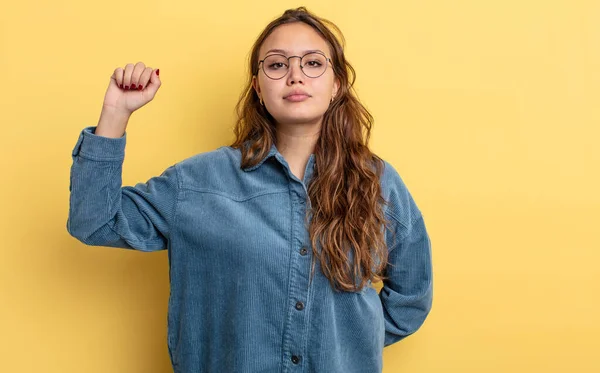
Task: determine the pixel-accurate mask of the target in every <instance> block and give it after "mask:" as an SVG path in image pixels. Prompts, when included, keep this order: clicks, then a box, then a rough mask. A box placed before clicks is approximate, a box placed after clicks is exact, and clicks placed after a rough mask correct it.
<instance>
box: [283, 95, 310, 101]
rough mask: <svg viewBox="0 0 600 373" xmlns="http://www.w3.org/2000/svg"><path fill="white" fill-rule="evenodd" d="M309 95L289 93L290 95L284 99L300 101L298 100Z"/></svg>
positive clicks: (304, 98) (302, 99)
mask: <svg viewBox="0 0 600 373" xmlns="http://www.w3.org/2000/svg"><path fill="white" fill-rule="evenodd" d="M309 97H310V96H309V95H302V94H300V95H290V96H287V97H286V98H285V99H286V100H288V101H292V102H300V101H304V100H306V99H307V98H309Z"/></svg>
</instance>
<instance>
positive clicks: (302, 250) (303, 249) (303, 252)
mask: <svg viewBox="0 0 600 373" xmlns="http://www.w3.org/2000/svg"><path fill="white" fill-rule="evenodd" d="M306 253H308V250H306V247H303V248H301V249H300V255H306Z"/></svg>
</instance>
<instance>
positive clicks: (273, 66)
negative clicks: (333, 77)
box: [258, 52, 332, 80]
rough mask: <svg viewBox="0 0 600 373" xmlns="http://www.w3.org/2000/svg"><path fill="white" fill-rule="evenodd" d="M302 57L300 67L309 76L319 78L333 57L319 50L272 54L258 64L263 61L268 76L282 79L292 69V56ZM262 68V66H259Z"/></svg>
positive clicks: (263, 67) (259, 62)
mask: <svg viewBox="0 0 600 373" xmlns="http://www.w3.org/2000/svg"><path fill="white" fill-rule="evenodd" d="M293 57H298V58H300V69H301V70H302V72H303V73H304V75H306V76H307V77H309V78H318V77H320V76H321V75H323V74H324V73H325V70H327V61H329V62H330V63H332V62H331V59H330V58H328V57H326V56H325V55H324V54H322V53H319V52H311V53H307V54H305V55H304V56H302V57H301V56H289V57H286V56H284V55H283V54H271V55H268V56H267V57H265V59H264V60H260V61H258V65H259V66H260V64H261V63H262V70H263V72H264V73H265V75H266V76H267V77H268V78H271V79H275V80H277V79H281V78H283V77H284V76H286V75H287V73H288V71H289V70H290V58H293ZM259 68H260V67H259Z"/></svg>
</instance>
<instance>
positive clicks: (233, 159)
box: [67, 127, 433, 373]
mask: <svg viewBox="0 0 600 373" xmlns="http://www.w3.org/2000/svg"><path fill="white" fill-rule="evenodd" d="M95 128H96V127H85V128H84V129H83V130H82V131H81V133H80V135H79V138H78V140H77V143H76V145H75V148H74V149H73V152H72V156H73V164H72V167H71V174H70V178H71V179H70V185H69V190H70V192H71V194H70V201H69V203H70V206H69V216H68V219H67V230H68V232H69V233H70V234H71V235H72V236H73V237H76V238H77V239H78V240H80V241H81V242H83V243H85V244H88V245H94V246H106V247H119V248H125V249H134V250H141V251H148V252H151V251H157V250H168V258H169V268H170V270H169V277H170V288H171V292H170V296H169V304H168V317H167V329H168V333H167V336H168V338H167V343H168V350H169V353H170V357H171V362H172V364H173V369H174V372H175V373H200V372H232V373H233V372H235V373H238V372H252V373H256V372H265V373H267V372H269V373H272V372H319V373H321V372H323V373H337V372H339V373H353V372H356V373H380V372H381V371H382V369H383V361H382V354H383V348H384V346H388V345H390V344H392V343H395V342H398V341H400V340H401V339H403V338H405V337H406V336H408V335H410V334H412V333H414V332H415V331H416V330H417V329H418V328H419V327H420V326H421V325H422V324H423V322H424V320H425V318H426V317H427V315H428V314H429V311H430V309H431V305H432V295H433V293H432V280H433V279H432V263H431V242H430V239H429V236H428V234H427V231H426V228H425V223H424V221H423V216H422V214H421V212H420V210H419V208H418V207H417V205H416V203H415V201H414V200H413V198H412V196H411V194H410V193H409V191H408V189H407V188H406V185H405V184H404V182H403V181H402V179H401V178H400V176H399V175H398V173H397V172H396V170H395V169H394V168H393V167H392V166H391V165H390V164H389V163H388V162H385V171H384V174H383V175H382V178H381V185H382V188H383V196H384V198H385V199H386V200H388V202H389V206H387V207H386V216H387V217H388V218H389V219H391V221H393V222H394V223H395V224H393V226H394V234H393V235H392V234H386V241H387V242H388V246H389V250H390V256H389V261H390V263H389V265H388V267H387V276H389V277H390V279H389V280H386V281H384V284H383V289H382V290H381V292H379V293H378V292H377V291H376V290H375V288H373V287H372V286H367V287H365V288H364V289H363V290H362V291H360V292H357V293H354V292H335V291H334V290H333V289H332V288H331V286H330V284H329V281H328V280H327V278H326V277H325V276H324V275H323V273H322V271H321V269H320V266H319V264H318V262H317V264H316V268H315V277H314V278H313V280H312V282H311V283H309V276H310V264H311V256H312V255H313V252H312V249H311V247H310V241H309V235H308V229H307V226H306V225H305V223H304V217H305V214H306V209H307V207H310V201H309V200H308V196H307V190H306V185H308V184H309V182H310V180H311V178H312V175H313V171H314V164H315V162H314V155H311V156H310V159H309V161H308V164H307V166H306V171H305V175H304V180H299V179H298V178H297V177H296V176H295V175H294V174H293V173H292V172H291V170H290V168H289V165H288V164H287V162H286V161H285V159H284V158H283V156H282V155H281V154H280V153H279V151H278V150H277V148H276V147H275V145H273V146H272V148H271V150H270V152H269V154H268V155H267V157H265V158H264V159H263V160H262V161H261V162H260V164H258V165H257V166H255V167H252V168H249V169H241V168H240V160H241V153H240V151H239V150H237V149H233V148H231V147H228V146H223V147H220V148H218V149H216V150H214V151H210V152H206V153H200V154H197V155H195V156H192V157H189V158H187V159H185V160H183V161H181V162H178V163H176V164H174V165H173V166H171V167H169V168H167V169H166V170H165V171H164V172H163V173H162V174H161V175H160V176H156V177H152V178H150V179H149V180H148V181H146V182H145V183H138V184H136V185H135V186H122V179H121V173H122V165H123V160H124V157H125V143H126V136H127V134H126V133H125V134H124V135H123V137H121V138H107V137H102V136H98V135H96V134H95ZM307 205H308V206H307Z"/></svg>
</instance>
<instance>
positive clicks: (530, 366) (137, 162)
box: [0, 0, 600, 373]
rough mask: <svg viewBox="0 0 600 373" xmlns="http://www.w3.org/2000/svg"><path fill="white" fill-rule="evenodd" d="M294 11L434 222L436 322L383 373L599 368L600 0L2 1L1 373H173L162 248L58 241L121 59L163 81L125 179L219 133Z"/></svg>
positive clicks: (132, 145) (391, 358)
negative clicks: (332, 37) (302, 8)
mask: <svg viewBox="0 0 600 373" xmlns="http://www.w3.org/2000/svg"><path fill="white" fill-rule="evenodd" d="M299 5H306V6H307V7H308V8H309V10H312V11H314V12H316V13H317V14H318V15H320V16H322V17H325V18H329V19H331V20H333V21H334V22H335V23H336V24H337V25H338V26H340V27H341V29H342V31H343V32H344V34H345V36H346V38H347V42H348V43H347V49H346V52H347V56H348V58H349V60H350V61H351V62H352V63H353V64H354V67H355V68H356V70H357V73H358V78H357V83H356V87H357V89H358V92H359V95H360V98H361V99H362V100H363V102H364V103H365V105H366V106H367V107H368V108H369V109H370V110H371V111H372V113H373V115H374V116H375V120H376V121H375V127H374V132H373V138H372V142H371V146H372V149H373V150H374V151H375V152H376V153H378V154H379V155H380V156H382V157H383V158H384V159H387V160H388V161H389V162H391V163H392V164H393V165H394V166H395V167H396V168H397V169H398V171H399V172H400V174H401V176H402V177H403V178H404V180H405V181H406V183H407V185H408V186H409V189H410V190H411V192H412V193H413V195H414V197H415V200H416V201H417V203H418V204H419V206H420V208H421V210H422V211H423V214H424V216H425V218H426V224H427V226H428V229H429V231H430V235H431V240H432V244H433V255H434V258H433V259H434V280H435V282H434V285H435V286H434V302H433V309H432V312H431V314H430V316H429V318H428V319H427V320H426V322H425V324H424V325H423V327H422V328H421V329H420V330H419V331H418V332H417V333H416V334H414V335H413V336H410V337H408V338H407V339H405V340H404V341H402V342H399V343H397V344H395V345H393V346H390V347H388V348H385V349H384V372H385V373H392V372H411V373H415V372H478V373H479V372H540V373H542V372H543V373H550V372H571V371H572V372H599V371H600V362H599V360H598V359H597V358H595V357H594V355H596V354H597V353H598V350H599V346H600V342H598V334H599V333H600V297H599V295H600V270H599V269H598V266H599V264H600V263H599V259H600V253H599V249H600V239H599V238H598V233H599V229H598V226H599V225H600V214H599V212H600V195H599V194H598V191H599V190H600V177H599V175H598V169H599V167H598V166H599V165H600V151H599V149H598V148H599V147H598V137H599V135H600V131H599V129H598V124H599V123H600V110H599V107H600V51H599V50H600V26H599V24H600V2H598V1H566V0H565V1H551V0H546V1H523V0H518V1H517V0H510V1H481V0H471V1H461V0H459V1H441V0H436V1H417V0H414V1H386V2H376V1H373V2H371V3H370V4H368V5H367V2H366V1H331V2H324V1H306V2H304V3H303V4H302V3H296V2H291V1H251V2H247V1H239V0H237V1H229V2H225V1H218V2H198V1H190V0H188V1H166V0H163V1H144V2H124V1H114V0H109V1H102V2H100V1H97V2H94V3H89V2H80V1H75V0H63V1H31V0H22V1H18V2H10V4H4V5H3V6H2V8H3V9H2V12H1V13H0V46H1V48H0V53H1V54H0V105H2V107H1V110H0V123H1V127H0V128H1V130H2V132H1V134H0V149H1V152H2V153H1V161H2V181H3V182H2V184H1V188H2V189H1V193H2V208H1V209H0V210H1V215H0V216H1V221H0V227H2V230H3V233H2V246H1V248H2V250H1V252H0V295H1V298H0V299H1V302H2V305H1V307H0V334H1V337H0V371H2V372H61V373H67V372H90V373H92V372H102V373H105V372H127V373H133V372H144V373H154V372H155V373H159V372H170V371H171V365H170V362H169V358H168V352H167V346H166V311H167V308H166V307H167V300H168V294H169V287H168V286H169V285H168V267H167V255H166V252H165V251H163V252H158V253H152V254H146V253H140V252H134V251H127V250H120V249H112V248H105V247H90V246H85V245H84V244H82V243H80V242H78V241H77V240H75V239H74V238H72V237H71V236H70V235H69V234H68V233H67V231H66V227H65V223H66V219H67V211H68V198H69V191H68V183H69V168H70V166H71V150H72V149H73V146H74V145H75V142H76V140H77V137H78V135H79V132H80V131H81V129H82V128H83V127H85V126H89V125H96V124H97V121H98V117H99V114H100V108H101V104H102V100H103V97H104V93H105V91H106V87H107V85H108V82H109V77H110V75H111V74H112V72H113V70H114V69H115V68H116V67H117V66H124V65H125V64H126V63H129V62H131V63H136V62H138V61H143V62H144V63H146V64H147V65H148V66H151V67H153V68H156V67H158V68H160V71H161V78H162V81H163V86H162V87H161V89H160V91H159V92H158V94H157V96H156V98H155V99H154V101H152V102H151V103H149V104H148V105H147V106H145V107H144V108H143V109H142V110H140V111H138V112H136V113H135V114H134V115H133V117H132V119H131V121H130V123H129V126H128V129H127V131H128V143H127V151H126V154H127V155H126V161H125V164H124V176H123V183H124V185H133V184H135V183H136V182H139V181H145V180H146V179H148V178H149V177H151V176H154V175H157V174H159V173H160V172H162V171H163V170H164V169H165V168H166V167H168V166H169V165H171V164H173V163H175V162H177V161H180V160H182V159H184V158H186V157H189V156H191V155H193V154H196V153H198V152H204V151H210V150H213V149H215V148H216V147H218V146H220V145H225V144H228V143H229V141H230V140H231V139H232V132H231V129H232V125H233V118H234V112H233V107H234V105H235V103H236V100H237V97H238V94H239V92H240V90H241V88H242V84H243V81H244V77H245V75H244V74H245V73H246V70H245V69H246V64H245V63H246V56H247V55H248V53H249V51H250V47H251V44H252V42H253V41H254V40H255V38H256V37H257V36H258V34H259V32H260V31H261V30H262V29H263V27H264V26H266V24H267V23H268V22H269V21H270V20H271V19H273V18H275V17H277V16H278V15H280V14H281V13H282V12H283V11H284V10H285V9H287V8H290V7H295V6H299Z"/></svg>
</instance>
